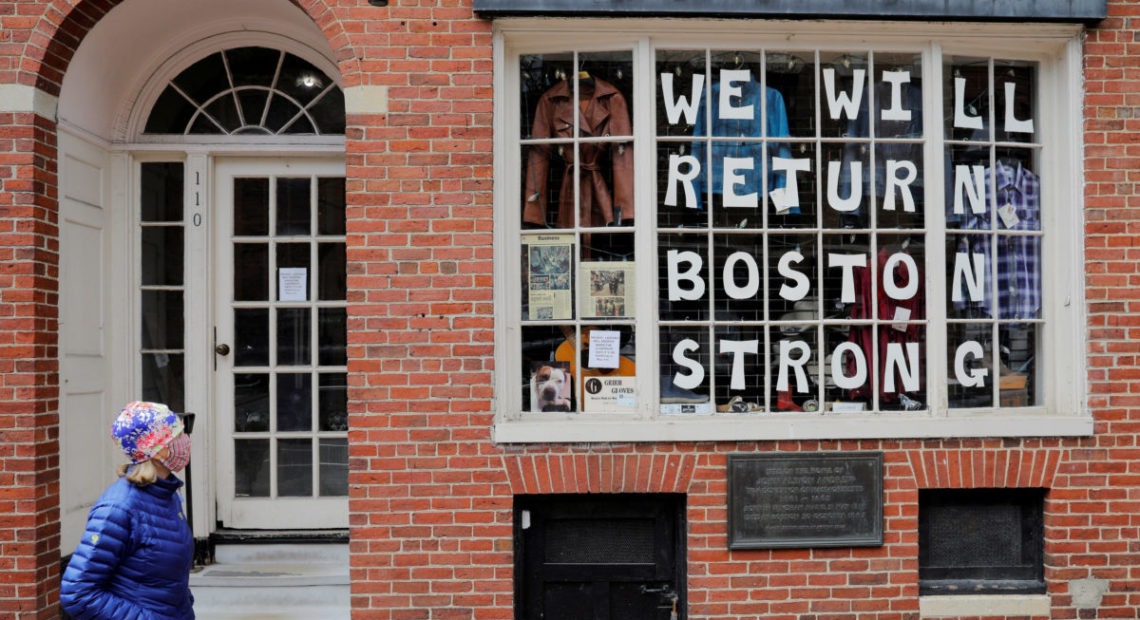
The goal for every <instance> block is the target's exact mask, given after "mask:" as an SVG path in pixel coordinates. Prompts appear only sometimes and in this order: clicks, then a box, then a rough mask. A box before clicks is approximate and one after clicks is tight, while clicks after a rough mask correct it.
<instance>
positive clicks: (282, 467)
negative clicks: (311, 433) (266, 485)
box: [277, 439, 313, 497]
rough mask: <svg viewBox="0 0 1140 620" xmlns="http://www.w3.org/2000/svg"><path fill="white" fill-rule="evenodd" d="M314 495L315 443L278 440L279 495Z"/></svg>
mask: <svg viewBox="0 0 1140 620" xmlns="http://www.w3.org/2000/svg"><path fill="white" fill-rule="evenodd" d="M312 494H313V442H312V441H311V440H309V439H279V440H277V495H279V496H281V497H309V496H312Z"/></svg>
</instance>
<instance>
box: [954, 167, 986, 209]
mask: <svg viewBox="0 0 1140 620" xmlns="http://www.w3.org/2000/svg"><path fill="white" fill-rule="evenodd" d="M971 170H972V171H973V174H974V183H973V185H971V184H970V172H971ZM963 189H965V190H966V197H967V198H969V199H970V213H973V214H974V215H984V214H985V212H986V203H985V199H984V197H985V195H986V168H985V167H984V166H967V165H966V164H957V165H955V166H954V215H963V214H964V213H965V212H966V210H965V209H964V208H963V206H962V190H963Z"/></svg>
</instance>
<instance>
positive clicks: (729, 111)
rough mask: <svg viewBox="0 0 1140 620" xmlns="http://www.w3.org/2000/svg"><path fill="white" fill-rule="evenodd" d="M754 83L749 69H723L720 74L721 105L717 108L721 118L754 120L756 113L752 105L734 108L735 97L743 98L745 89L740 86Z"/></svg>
mask: <svg viewBox="0 0 1140 620" xmlns="http://www.w3.org/2000/svg"><path fill="white" fill-rule="evenodd" d="M751 81H752V72H751V71H749V70H748V69H722V70H721V72H720V105H719V106H718V107H717V113H718V114H719V115H720V118H722V119H723V118H735V119H743V120H748V119H750V118H754V117H755V116H756V113H755V112H754V111H753V109H752V104H748V105H746V106H741V107H739V108H736V107H733V106H732V98H733V97H743V96H744V89H743V88H741V87H740V86H739V84H747V83H748V82H751Z"/></svg>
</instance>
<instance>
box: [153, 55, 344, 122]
mask: <svg viewBox="0 0 1140 620" xmlns="http://www.w3.org/2000/svg"><path fill="white" fill-rule="evenodd" d="M145 133H147V134H166V135H170V134H175V135H250V134H253V135H343V134H344V93H343V92H342V91H341V89H340V87H339V86H337V84H336V82H335V81H334V80H333V79H332V78H330V77H329V76H328V75H327V74H325V72H323V71H321V70H320V69H318V68H317V67H315V66H314V65H313V64H312V63H310V62H308V61H306V60H304V59H302V58H299V57H297V56H294V55H293V54H290V53H288V52H283V51H280V50H274V49H268V48H264V47H239V48H234V49H230V50H225V51H222V52H218V53H216V54H211V55H210V56H207V57H206V58H203V59H202V60H199V61H198V62H196V63H194V64H193V65H191V66H190V67H188V68H187V69H185V70H184V71H182V73H179V74H178V76H177V77H175V78H174V79H173V80H171V82H170V83H169V84H168V85H167V86H166V89H165V90H163V92H162V95H160V96H159V98H158V100H157V101H156V102H155V105H154V107H153V108H152V109H151V113H150V116H149V117H148V118H147V122H146V129H145Z"/></svg>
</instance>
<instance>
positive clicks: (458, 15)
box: [0, 0, 1140, 620]
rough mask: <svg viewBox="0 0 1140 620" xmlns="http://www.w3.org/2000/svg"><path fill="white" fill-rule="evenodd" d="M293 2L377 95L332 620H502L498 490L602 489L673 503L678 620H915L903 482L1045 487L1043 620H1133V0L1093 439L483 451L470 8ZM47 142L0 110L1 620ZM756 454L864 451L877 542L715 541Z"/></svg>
mask: <svg viewBox="0 0 1140 620" xmlns="http://www.w3.org/2000/svg"><path fill="white" fill-rule="evenodd" d="M72 4H73V2H69V1H64V0H56V1H54V2H44V1H38V2H37V1H16V0H2V1H0V84H12V83H19V84H25V85H30V84H36V85H38V86H39V87H40V88H41V89H43V90H44V91H45V92H47V93H49V94H56V93H57V92H58V85H59V82H60V80H61V76H62V75H63V73H64V71H65V70H66V66H67V62H68V60H69V59H70V58H71V55H72V53H73V50H74V49H75V46H76V45H77V44H78V41H79V40H81V38H82V36H83V34H84V32H86V30H87V29H89V28H90V27H91V26H92V25H93V24H94V23H95V22H96V21H97V20H98V19H99V18H100V17H101V16H102V15H103V14H105V13H106V11H107V10H109V9H110V7H111V6H113V5H114V2H113V1H111V0H102V1H94V2H88V1H81V2H74V4H75V5H76V8H74V9H73V8H71V5H72ZM298 4H299V5H300V6H301V7H302V8H303V9H304V10H306V11H307V12H308V13H309V15H310V16H312V17H313V19H314V21H316V23H318V25H319V26H320V27H321V28H322V30H323V31H324V32H325V33H326V35H327V37H328V39H329V41H330V46H331V47H332V48H333V49H334V50H336V53H337V58H338V61H339V62H340V66H341V70H342V72H343V73H344V75H345V84H346V85H348V86H352V85H356V84H373V85H387V86H389V87H390V90H389V96H390V106H389V110H388V112H387V113H384V114H375V115H360V116H353V117H350V118H349V119H348V120H349V129H348V148H347V163H348V176H349V179H350V180H349V184H348V192H349V195H348V202H349V210H348V219H349V222H348V244H349V255H348V258H349V279H348V285H349V290H350V293H349V295H350V302H351V305H350V310H349V312H350V318H349V342H350V347H349V358H350V362H349V366H350V381H351V388H350V409H351V429H352V430H351V431H350V453H351V454H350V459H351V463H350V464H351V469H352V473H351V476H350V488H351V500H350V510H351V525H352V535H351V540H352V542H351V548H352V578H353V585H352V592H353V605H354V609H355V611H354V618H356V619H357V620H363V619H411V618H424V619H426V618H433V619H440V618H444V619H446V618H464V619H468V618H479V619H496V618H504V619H505V618H511V617H513V611H512V604H513V565H512V561H513V556H512V549H511V533H512V525H511V523H510V518H511V510H510V509H511V501H512V495H513V494H515V493H523V492H525V493H535V492H540V493H541V492H597V493H605V492H617V491H625V492H631V491H632V492H666V491H667V492H682V493H686V494H687V496H688V510H687V520H688V535H687V543H688V544H687V547H688V551H687V553H688V558H687V561H688V566H687V571H688V575H689V582H688V584H687V590H688V598H689V614H690V617H694V618H697V617H699V618H718V619H728V618H742V617H764V618H798V619H801V620H822V619H824V618H829V619H835V620H840V619H846V618H867V619H870V618H875V619H881V620H886V619H891V618H900V619H901V618H916V617H917V615H918V614H917V608H918V607H917V606H918V601H917V508H916V500H917V492H918V490H919V489H921V488H927V487H939V488H946V487H951V488H953V487H991V486H997V487H1001V486H1011V487H1016V486H1038V485H1044V486H1048V487H1050V488H1051V489H1052V490H1051V492H1050V494H1049V497H1048V500H1047V506H1046V530H1047V548H1046V555H1047V567H1048V568H1047V574H1046V577H1047V579H1048V580H1049V593H1050V595H1051V596H1052V600H1053V612H1052V617H1053V618H1135V617H1137V611H1136V610H1137V609H1140V572H1138V571H1140V569H1138V568H1137V567H1140V543H1138V542H1137V540H1140V458H1138V457H1140V448H1138V447H1137V445H1136V437H1137V431H1138V430H1140V421H1138V420H1140V407H1138V405H1140V396H1137V393H1140V388H1136V387H1134V386H1136V385H1138V384H1137V382H1136V381H1135V379H1136V377H1137V376H1140V364H1138V363H1137V350H1138V349H1140V344H1135V343H1137V342H1140V338H1138V337H1137V336H1138V334H1137V333H1136V332H1137V330H1136V329H1135V326H1136V325H1138V324H1140V318H1137V317H1140V313H1138V312H1136V311H1135V310H1136V308H1135V307H1134V306H1133V304H1134V303H1136V301H1135V299H1137V298H1138V295H1137V293H1136V292H1135V291H1137V290H1140V287H1138V286H1137V284H1138V281H1137V278H1138V277H1137V275H1136V271H1137V268H1136V267H1135V265H1137V264H1140V261H1138V260H1137V258H1140V257H1138V256H1137V254H1136V250H1133V249H1132V248H1133V247H1134V246H1136V245H1137V242H1136V240H1137V238H1138V233H1140V222H1137V221H1136V220H1138V219H1140V218H1137V217H1136V215H1135V214H1133V213H1132V209H1137V208H1140V199H1138V198H1137V197H1136V195H1135V194H1136V192H1135V191H1134V188H1135V187H1136V183H1137V181H1138V180H1140V177H1138V175H1140V172H1137V171H1138V170H1140V150H1138V147H1137V139H1136V136H1137V135H1140V134H1138V133H1137V129H1140V53H1137V52H1140V49H1138V48H1137V43H1136V42H1135V41H1134V40H1133V39H1134V35H1133V33H1134V32H1135V27H1136V25H1134V23H1133V19H1135V18H1136V17H1138V16H1140V3H1137V2H1134V1H1129V2H1124V1H1119V0H1113V1H1111V2H1110V3H1109V12H1110V18H1109V19H1108V20H1106V21H1105V22H1103V23H1102V24H1101V25H1100V26H1099V27H1097V28H1095V29H1092V30H1091V31H1090V32H1089V36H1088V41H1087V44H1086V56H1085V67H1086V71H1087V72H1086V80H1087V81H1086V89H1087V95H1086V99H1085V134H1084V135H1085V143H1086V148H1085V153H1086V157H1085V181H1086V189H1085V218H1086V221H1087V224H1086V274H1087V276H1086V278H1087V289H1086V294H1087V306H1088V314H1089V324H1088V327H1087V329H1088V335H1089V340H1090V344H1089V351H1088V359H1089V367H1090V369H1089V382H1090V385H1091V394H1090V397H1089V404H1090V407H1091V408H1092V410H1093V412H1094V415H1095V416H1096V420H1097V424H1096V435H1095V436H1094V437H1092V438H1088V439H1073V440H1033V439H1025V440H1020V439H1017V440H945V441H937V440H932V441H881V442H880V441H851V442H817V441H810V442H777V443H758V442H749V443H739V444H736V443H720V444H712V443H707V444H684V443H680V444H673V443H670V444H660V445H629V444H615V445H603V444H597V445H569V446H566V445H553V446H529V447H511V446H505V447H504V446H495V445H493V444H492V443H491V442H490V427H491V421H492V403H493V400H492V399H493V398H494V394H493V392H492V389H491V383H492V377H493V373H494V363H493V359H492V356H493V352H494V343H493V320H494V319H493V317H494V307H493V303H492V291H491V287H492V274H493V270H492V255H491V234H492V226H491V224H492V209H493V205H492V195H491V189H492V118H491V113H492V93H491V45H490V43H491V40H490V23H488V22H486V21H482V20H478V19H474V18H473V16H472V14H471V11H470V8H469V0H442V1H437V0H392V2H391V4H392V6H391V7H388V8H386V9H379V8H374V7H370V6H368V5H367V4H366V2H364V0H348V1H344V2H337V3H333V2H324V1H320V0H304V1H302V2H299V3H298ZM53 132H54V126H53V124H52V123H50V122H48V121H45V120H43V119H39V118H35V117H33V116H31V115H29V114H15V115H13V114H0V257H2V259H3V260H0V618H15V617H19V618H21V619H28V618H49V617H54V614H55V610H54V599H55V594H56V592H55V587H56V586H55V583H56V581H57V580H58V568H57V562H58V556H57V553H56V551H57V547H58V507H57V503H58V499H57V498H58V484H57V478H58V458H57V451H58V444H57V425H58V419H57V416H56V413H55V412H56V410H57V407H58V403H57V374H56V373H57V366H56V357H57V352H56V350H55V342H56V337H55V333H56V316H57V314H58V313H57V309H56V297H55V290H56V283H55V277H56V264H57V259H56V251H57V245H56V244H57V231H56V222H55V210H56V204H55V200H56V193H55V173H56V165H55V154H54V148H55V147H54V137H53V136H54V133H53ZM1081 328H1082V326H1073V329H1081ZM774 450H788V451H813V450H827V451H832V450H882V451H884V453H885V459H886V463H885V464H886V469H885V473H886V479H885V489H886V498H885V513H886V514H885V544H884V546H882V547H880V548H870V549H867V548H862V549H814V550H776V551H729V550H727V547H726V534H725V526H726V510H725V473H724V472H725V455H726V454H727V453H729V452H735V451H774ZM1083 578H1098V579H1105V580H1108V582H1109V589H1108V592H1107V593H1106V595H1105V597H1104V599H1103V601H1102V604H1101V606H1100V607H1099V608H1097V609H1095V610H1077V609H1075V608H1073V607H1072V604H1071V600H1070V596H1069V594H1068V582H1069V581H1071V580H1076V579H1083Z"/></svg>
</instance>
